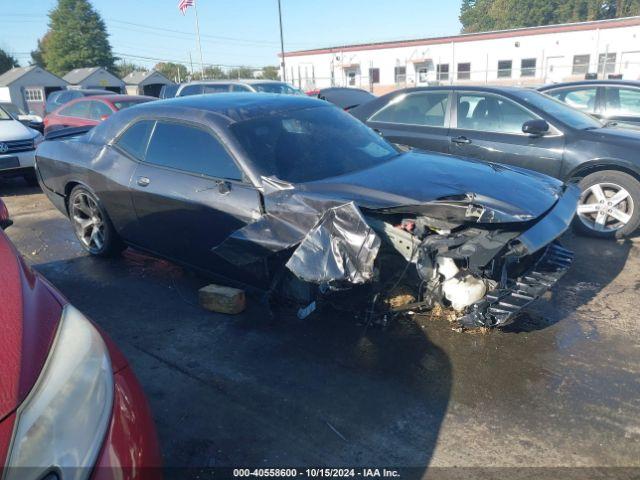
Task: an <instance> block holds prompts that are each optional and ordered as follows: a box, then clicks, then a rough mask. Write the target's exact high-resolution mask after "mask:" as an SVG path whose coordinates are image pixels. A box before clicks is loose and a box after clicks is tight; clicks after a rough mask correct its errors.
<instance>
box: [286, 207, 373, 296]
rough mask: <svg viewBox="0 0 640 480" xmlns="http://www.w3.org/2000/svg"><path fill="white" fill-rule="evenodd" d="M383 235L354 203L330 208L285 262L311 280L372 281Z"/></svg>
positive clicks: (328, 281)
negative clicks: (368, 221) (375, 229)
mask: <svg viewBox="0 0 640 480" xmlns="http://www.w3.org/2000/svg"><path fill="white" fill-rule="evenodd" d="M379 249H380V238H379V237H378V235H376V233H375V232H374V231H373V229H372V228H371V227H370V226H369V225H368V224H367V222H366V221H365V219H364V217H363V216H362V214H361V213H360V211H359V210H358V208H357V207H356V206H355V205H354V204H353V203H348V204H345V205H340V206H338V207H333V208H330V209H329V210H327V211H326V212H325V213H324V215H323V216H322V218H321V220H320V221H319V222H318V224H317V225H316V226H315V227H313V228H312V229H311V231H310V232H309V233H308V234H307V235H306V237H305V238H304V240H303V241H302V243H300V245H299V246H298V248H297V249H296V250H295V251H294V252H293V255H292V256H291V258H290V259H289V261H288V262H287V264H286V266H287V268H288V269H289V270H291V272H293V273H294V274H295V275H296V276H297V277H298V278H300V279H302V280H304V281H306V282H312V283H318V284H323V283H328V284H331V283H334V282H348V283H352V284H361V283H366V282H369V281H370V280H371V279H372V278H373V274H374V268H373V264H374V260H375V259H376V256H377V255H378V250H379Z"/></svg>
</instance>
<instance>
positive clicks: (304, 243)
mask: <svg viewBox="0 0 640 480" xmlns="http://www.w3.org/2000/svg"><path fill="white" fill-rule="evenodd" d="M272 183H273V182H272ZM579 194H580V191H579V189H578V187H577V186H576V185H571V184H569V185H565V186H562V187H561V189H560V190H559V191H558V195H557V197H556V198H557V199H556V201H555V202H554V203H553V204H551V206H550V207H549V209H548V210H547V211H546V212H544V213H542V214H540V215H538V216H535V217H534V216H530V215H529V216H526V215H523V214H522V212H521V211H518V210H517V209H513V208H511V205H509V204H508V203H505V202H499V201H496V200H494V199H492V198H487V197H483V196H480V195H476V194H473V193H468V194H461V195H455V196H449V197H446V198H439V199H436V200H433V201H429V202H423V203H419V204H402V205H397V206H393V205H387V206H383V207H375V206H374V207H372V206H370V205H363V204H362V203H360V202H355V201H344V200H341V199H339V198H336V197H335V196H323V195H321V194H318V193H316V192H304V191H298V190H296V189H294V188H293V187H290V186H288V185H280V184H274V188H273V191H272V192H270V193H269V194H267V195H265V197H264V198H265V207H266V211H267V214H265V215H264V216H263V217H262V218H261V219H260V220H258V221H257V222H254V223H252V224H250V225H248V226H246V227H245V228H243V229H241V230H238V231H236V232H235V233H234V234H233V235H231V236H230V237H229V238H228V239H227V240H225V242H223V243H222V244H221V245H219V246H217V247H216V248H214V251H215V252H217V253H218V254H219V255H221V256H222V257H223V258H225V259H226V260H227V261H231V262H233V263H235V264H236V265H238V266H243V265H248V264H251V263H254V264H255V263H256V262H261V261H262V262H265V260H266V259H267V258H274V257H275V258H280V259H281V260H282V263H281V264H280V265H281V266H282V267H281V268H280V270H277V271H275V272H272V273H271V275H270V276H272V277H273V279H274V280H273V282H272V284H271V285H272V286H271V289H270V292H269V293H270V294H273V295H274V296H276V297H279V298H282V297H286V298H288V299H289V300H294V301H295V302H296V303H297V304H298V305H299V306H300V309H299V316H300V317H305V316H307V315H309V314H311V313H312V312H313V311H315V310H316V309H317V308H318V307H319V306H321V305H323V304H328V305H332V306H334V307H336V308H339V309H342V310H349V311H353V312H354V313H356V314H357V315H358V316H360V317H364V319H365V321H366V322H367V323H369V322H372V321H374V322H379V323H387V322H388V321H389V320H390V319H392V318H393V317H395V316H398V315H402V314H405V313H408V312H419V311H426V310H430V309H433V308H434V307H436V306H440V307H442V308H444V309H446V310H447V311H451V312H453V314H454V315H455V317H456V319H457V320H458V321H459V322H460V323H461V324H462V325H463V326H485V327H496V326H502V325H506V324H508V323H510V322H511V321H513V319H514V317H515V316H516V315H517V314H518V312H519V311H521V310H522V309H523V308H524V307H526V306H527V305H529V304H530V303H531V302H532V301H534V300H535V299H537V298H538V297H540V296H541V295H542V294H543V293H544V292H545V291H547V290H548V289H549V288H551V287H552V286H553V285H554V284H555V283H556V282H557V281H558V280H559V279H560V277H561V276H562V275H563V274H564V273H565V272H566V271H567V269H568V268H569V266H570V265H571V261H572V257H573V256H572V253H571V252H569V251H568V250H566V249H565V248H563V247H562V246H561V245H560V244H559V243H558V240H557V239H558V237H559V236H560V235H562V234H563V233H564V232H565V231H566V229H567V228H568V227H569V225H570V223H571V221H572V219H573V216H574V214H575V210H576V206H577V202H578V197H579ZM265 263H266V262H265Z"/></svg>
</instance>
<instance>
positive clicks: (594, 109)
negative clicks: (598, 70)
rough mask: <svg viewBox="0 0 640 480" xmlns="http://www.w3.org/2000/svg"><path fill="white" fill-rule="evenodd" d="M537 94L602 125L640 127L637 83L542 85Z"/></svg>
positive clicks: (586, 82) (596, 82)
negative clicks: (623, 124) (571, 108)
mask: <svg viewBox="0 0 640 480" xmlns="http://www.w3.org/2000/svg"><path fill="white" fill-rule="evenodd" d="M538 90H539V91H541V92H543V93H546V94H547V95H550V96H552V97H553V98H555V99H556V100H560V101H561V102H564V103H566V104H567V105H569V106H571V107H573V108H577V109H578V110H582V111H583V112H585V113H589V114H591V115H593V116H595V117H597V118H600V119H602V120H604V121H605V122H620V123H629V124H634V125H637V126H640V82H638V81H629V80H585V81H581V82H568V83H555V84H552V85H545V86H543V87H540V88H539V89H538Z"/></svg>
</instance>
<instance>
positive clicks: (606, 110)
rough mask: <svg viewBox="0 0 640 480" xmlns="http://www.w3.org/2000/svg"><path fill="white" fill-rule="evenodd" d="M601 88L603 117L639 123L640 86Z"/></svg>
mask: <svg viewBox="0 0 640 480" xmlns="http://www.w3.org/2000/svg"><path fill="white" fill-rule="evenodd" d="M602 88H603V90H604V95H603V98H604V102H603V103H604V105H603V111H602V116H603V118H604V119H606V120H614V121H619V122H624V123H633V124H636V125H640V88H635V87H626V86H625V87H616V86H614V87H611V86H606V87H602Z"/></svg>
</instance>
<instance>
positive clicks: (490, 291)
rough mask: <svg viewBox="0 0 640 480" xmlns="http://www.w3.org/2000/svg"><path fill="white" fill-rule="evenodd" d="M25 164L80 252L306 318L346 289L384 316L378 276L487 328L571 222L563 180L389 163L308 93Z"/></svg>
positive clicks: (431, 163) (463, 163) (554, 258)
mask: <svg viewBox="0 0 640 480" xmlns="http://www.w3.org/2000/svg"><path fill="white" fill-rule="evenodd" d="M36 165H37V171H38V173H39V177H40V179H41V185H42V188H43V190H44V191H45V193H46V194H47V196H48V197H49V199H50V200H51V202H52V203H53V204H54V205H55V206H56V207H57V208H58V209H59V210H60V211H61V212H63V213H64V214H65V215H68V217H69V219H70V220H71V223H72V225H73V228H74V231H75V233H76V235H77V237H78V239H79V240H80V242H81V244H82V245H83V247H84V248H85V249H86V250H87V251H88V252H89V253H91V254H93V255H98V256H108V255H112V254H115V253H117V252H119V251H120V250H121V249H122V248H123V247H124V246H125V245H133V246H136V247H137V248H140V249H143V250H145V251H148V252H151V253H153V254H156V255H158V256H161V257H165V258H169V259H172V260H174V261H177V262H179V263H182V264H185V265H188V266H191V267H194V268H197V269H199V270H203V271H205V272H209V273H214V274H218V275H220V274H222V275H225V276H227V277H228V278H232V279H234V278H235V279H236V280H237V281H242V282H244V283H245V284H246V283H249V284H252V285H255V286H258V287H259V288H265V289H268V290H269V291H272V292H273V291H276V290H278V291H279V292H281V293H282V294H283V295H298V294H299V296H298V297H297V300H298V301H299V302H302V303H307V302H310V303H309V307H308V309H307V310H305V311H307V312H308V311H310V310H309V309H311V310H313V308H314V306H315V305H316V303H314V302H316V301H319V302H322V301H323V300H324V299H326V297H327V296H328V297H331V296H332V295H333V294H340V293H341V292H344V291H346V290H350V289H352V291H353V292H354V295H355V293H356V292H359V294H361V295H362V302H361V303H358V302H357V301H356V298H355V297H354V296H353V295H352V296H349V300H348V302H349V305H350V306H354V305H358V304H360V305H366V308H367V311H371V310H372V305H373V304H375V305H376V307H375V308H376V311H377V312H379V314H380V315H381V316H385V315H391V313H390V310H389V308H390V307H389V303H388V302H386V301H385V300H384V299H385V298H388V297H387V296H386V295H390V290H392V289H391V286H390V285H389V283H388V282H389V280H390V279H397V278H400V279H405V280H406V282H408V284H409V285H410V287H408V288H413V289H414V290H415V295H416V297H415V298H416V299H420V301H419V303H420V305H422V306H425V307H428V306H432V305H433V304H434V302H440V303H443V304H447V305H453V306H454V308H456V310H457V311H458V312H460V314H461V315H463V316H462V319H463V320H461V321H463V322H468V323H470V324H476V325H477V324H481V325H489V326H493V325H501V324H505V323H508V322H509V321H511V320H512V319H513V317H514V315H515V314H516V312H517V311H519V310H520V309H521V308H523V307H524V306H525V305H527V304H528V303H530V302H531V301H533V300H534V299H535V298H537V296H538V295H540V294H541V293H542V292H543V291H546V289H547V288H549V286H550V285H552V284H553V283H554V282H555V281H556V280H557V279H558V278H559V277H560V276H561V275H562V273H564V271H565V270H566V269H567V268H568V266H569V264H570V263H571V254H570V252H567V251H566V250H564V249H563V248H562V247H561V246H560V245H558V244H557V242H556V241H555V240H556V238H557V237H558V236H559V235H560V234H562V232H563V231H564V230H565V229H566V228H567V227H568V226H569V224H570V222H571V219H572V218H573V215H574V213H575V208H576V202H577V200H578V195H579V192H578V189H577V188H576V187H575V186H572V185H565V184H563V183H562V182H560V181H558V180H556V179H553V178H551V177H548V176H546V175H541V174H537V173H533V172H527V171H525V170H522V169H519V168H515V167H506V166H505V167H503V166H500V167H497V166H492V165H487V164H485V163H482V162H477V161H473V160H466V159H462V158H457V157H453V156H449V155H439V154H426V153H419V152H409V153H403V152H401V151H400V150H399V149H397V148H396V147H394V146H393V145H392V144H390V143H389V142H387V141H386V140H384V139H383V138H382V137H380V136H379V135H377V134H376V133H374V132H373V131H372V130H371V129H369V128H367V127H366V126H364V125H363V124H362V123H361V122H359V121H357V120H356V119H355V118H353V117H352V116H350V115H349V114H348V113H346V112H344V111H342V110H341V109H338V108H336V107H335V106H333V105H328V104H327V103H326V102H324V101H321V100H317V99H312V98H309V97H307V96H293V95H268V94H265V95H246V94H228V95H203V96H194V97H186V98H181V99H176V100H167V101H158V102H153V103H146V104H144V105H138V106H136V107H133V108H130V109H127V110H124V111H121V112H118V113H116V114H114V115H113V116H112V117H111V118H109V119H108V120H106V121H105V122H103V123H102V124H100V125H98V126H97V127H94V128H93V130H92V131H90V132H89V133H86V134H84V135H80V136H75V137H70V138H67V137H65V136H63V135H62V134H61V136H60V137H59V138H57V139H51V140H47V141H45V142H44V143H43V144H42V145H41V146H40V147H39V149H38V153H37V160H36ZM379 251H380V255H378V252H379ZM383 252H384V253H383ZM443 252H447V254H446V255H445V256H442V253H443ZM445 257H446V258H445ZM516 259H517V261H516ZM285 265H286V269H287V270H288V272H289V273H290V274H291V275H284V274H282V272H285V271H287V270H285ZM374 266H375V268H374ZM378 269H379V270H380V272H381V273H380V275H374V270H375V271H377V270H378ZM403 272H404V273H403ZM527 275H529V276H527ZM398 276H399V277H398ZM448 280H451V281H448ZM274 282H275V283H274ZM289 282H294V283H295V284H296V285H297V284H298V282H301V286H300V288H294V287H292V286H291V283H289ZM447 282H448V283H447ZM517 282H519V283H517ZM320 285H324V286H325V287H326V288H324V287H320ZM385 286H386V287H385ZM496 289H498V290H499V291H500V293H499V294H497V290H496ZM380 291H382V292H383V293H382V294H380V295H378V294H377V293H376V292H380ZM336 292H337V293H336ZM443 292H446V293H444V296H442V295H443ZM413 308H414V309H417V308H419V306H416V305H414V307H413ZM395 312H396V311H395V310H394V311H393V313H395ZM385 318H386V317H385Z"/></svg>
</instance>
